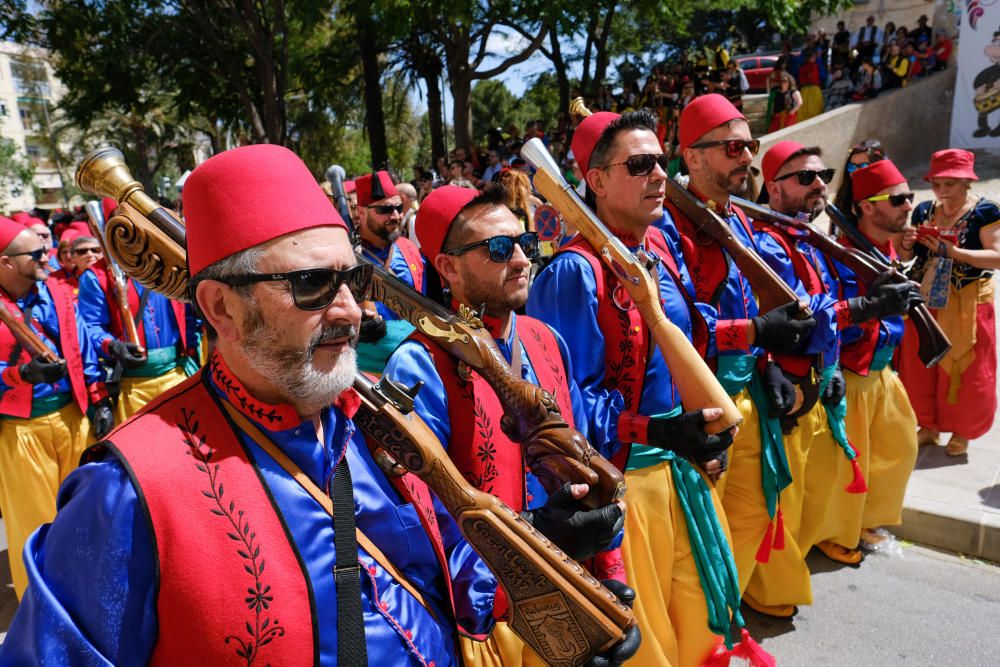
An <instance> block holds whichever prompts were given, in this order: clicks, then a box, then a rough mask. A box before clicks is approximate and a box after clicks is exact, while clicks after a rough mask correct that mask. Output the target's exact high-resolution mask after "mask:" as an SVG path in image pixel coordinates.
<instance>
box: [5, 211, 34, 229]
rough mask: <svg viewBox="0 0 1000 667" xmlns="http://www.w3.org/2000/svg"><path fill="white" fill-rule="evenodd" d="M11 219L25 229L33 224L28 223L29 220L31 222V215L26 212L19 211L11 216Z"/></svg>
mask: <svg viewBox="0 0 1000 667" xmlns="http://www.w3.org/2000/svg"><path fill="white" fill-rule="evenodd" d="M10 219H11V220H13V221H14V222H16V223H18V224H20V225H23V226H24V227H27V226H28V225H30V224H31V223H30V222H28V221H29V220H31V215H29V214H28V213H25V212H24V211H18V212H17V213H15V214H14V215H12V216H10Z"/></svg>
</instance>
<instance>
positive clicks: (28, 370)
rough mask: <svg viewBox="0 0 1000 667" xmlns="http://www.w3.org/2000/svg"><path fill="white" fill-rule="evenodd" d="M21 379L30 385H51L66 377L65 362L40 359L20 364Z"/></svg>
mask: <svg viewBox="0 0 1000 667" xmlns="http://www.w3.org/2000/svg"><path fill="white" fill-rule="evenodd" d="M18 370H19V371H20V373H21V379H22V380H24V381H25V382H28V383H30V384H52V383H53V382H58V381H59V380H60V378H62V377H64V376H65V375H66V362H64V361H56V362H48V361H44V360H42V359H41V358H36V359H32V360H31V361H29V362H28V363H26V364H21V366H20V368H19V369H18Z"/></svg>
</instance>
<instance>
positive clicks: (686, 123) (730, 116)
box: [679, 93, 746, 150]
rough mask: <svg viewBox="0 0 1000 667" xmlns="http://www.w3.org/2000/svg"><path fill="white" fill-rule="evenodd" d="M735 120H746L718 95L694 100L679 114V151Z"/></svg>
mask: <svg viewBox="0 0 1000 667" xmlns="http://www.w3.org/2000/svg"><path fill="white" fill-rule="evenodd" d="M737 118H739V119H741V120H746V117H745V116H744V115H743V114H741V113H740V112H739V110H737V108H736V107H734V106H733V103H732V102H730V101H729V100H727V99H726V98H725V97H723V96H722V95H719V94H718V93H712V94H710V95H702V96H701V97H696V98H694V100H692V101H691V103H690V104H688V105H687V106H686V107H684V111H682V112H681V119H680V130H679V134H680V146H681V150H684V149H685V148H688V147H690V146H691V144H693V143H695V142H696V141H698V140H699V139H701V138H702V137H703V136H705V135H706V134H708V133H709V132H711V131H712V130H714V129H715V128H717V127H719V126H720V125H722V124H723V123H728V122H729V121H731V120H735V119H737Z"/></svg>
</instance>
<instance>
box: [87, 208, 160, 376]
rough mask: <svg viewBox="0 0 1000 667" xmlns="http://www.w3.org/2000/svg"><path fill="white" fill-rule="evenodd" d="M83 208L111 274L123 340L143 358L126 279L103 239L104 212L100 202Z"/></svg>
mask: <svg viewBox="0 0 1000 667" xmlns="http://www.w3.org/2000/svg"><path fill="white" fill-rule="evenodd" d="M85 208H86V209H87V217H88V218H89V226H90V231H91V233H92V234H93V235H94V236H95V237H97V242H98V243H100V244H101V249H102V250H103V251H104V257H105V261H106V262H107V265H108V270H109V272H110V273H111V291H112V292H113V293H114V297H115V304H117V306H118V311H119V312H120V313H121V317H122V329H123V330H124V332H125V340H126V341H127V342H129V343H134V344H135V345H137V346H138V347H139V350H140V354H141V355H142V356H143V357H145V356H146V350H145V349H144V348H143V346H142V344H141V343H140V342H139V331H138V330H137V329H136V327H135V316H134V315H133V314H132V306H130V305H129V302H128V277H126V276H125V274H124V273H123V272H122V269H121V267H120V266H118V262H116V261H115V259H114V257H112V256H111V254H110V253H109V252H108V242H107V240H106V239H105V238H104V230H105V228H106V227H107V221H106V220H105V219H104V211H103V210H102V209H101V204H100V202H96V201H89V202H87V204H86V206H85Z"/></svg>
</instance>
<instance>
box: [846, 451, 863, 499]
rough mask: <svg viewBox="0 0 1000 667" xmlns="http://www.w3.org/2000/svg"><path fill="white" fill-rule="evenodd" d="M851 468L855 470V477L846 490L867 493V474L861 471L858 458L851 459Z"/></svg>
mask: <svg viewBox="0 0 1000 667" xmlns="http://www.w3.org/2000/svg"><path fill="white" fill-rule="evenodd" d="M851 469H852V470H854V479H853V480H851V483H850V484H848V485H847V486H846V487H844V490H845V491H847V492H848V493H865V492H866V491H868V485H867V484H865V476H864V475H863V474H862V473H861V466H860V465H859V464H858V460H857V459H854V460H853V461H851Z"/></svg>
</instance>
